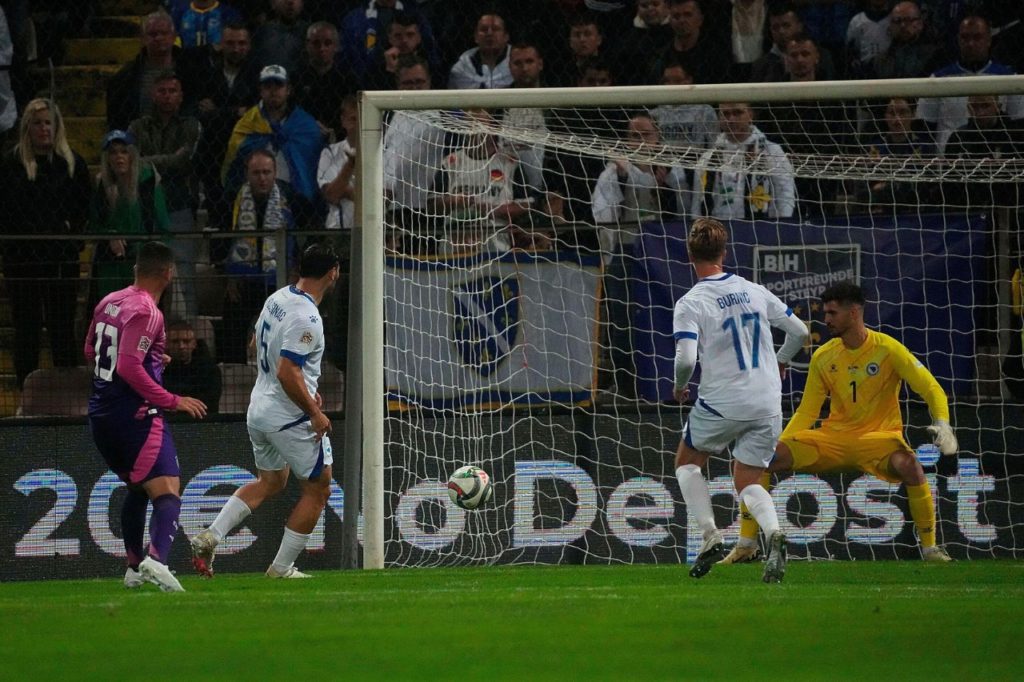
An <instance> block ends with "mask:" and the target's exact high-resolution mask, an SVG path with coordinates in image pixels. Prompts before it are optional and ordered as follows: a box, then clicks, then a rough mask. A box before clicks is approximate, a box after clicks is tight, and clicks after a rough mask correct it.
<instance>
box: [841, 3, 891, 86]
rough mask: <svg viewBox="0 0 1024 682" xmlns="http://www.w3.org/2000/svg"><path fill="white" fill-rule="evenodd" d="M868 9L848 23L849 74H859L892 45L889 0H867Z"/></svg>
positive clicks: (847, 65) (847, 66)
mask: <svg viewBox="0 0 1024 682" xmlns="http://www.w3.org/2000/svg"><path fill="white" fill-rule="evenodd" d="M861 4H863V6H864V10H863V11H862V12H859V13H857V14H855V15H854V16H853V18H852V19H850V24H849V26H847V27H846V58H845V59H844V60H843V64H844V66H845V69H846V70H845V71H844V73H845V74H846V75H850V74H859V73H861V72H862V71H863V70H864V65H865V64H867V63H868V62H870V61H871V60H872V59H874V58H875V57H876V56H878V55H880V54H883V53H884V52H885V51H886V50H887V49H889V44H890V40H891V35H892V31H891V21H892V17H891V15H890V12H889V0H863V2H862V3H861Z"/></svg>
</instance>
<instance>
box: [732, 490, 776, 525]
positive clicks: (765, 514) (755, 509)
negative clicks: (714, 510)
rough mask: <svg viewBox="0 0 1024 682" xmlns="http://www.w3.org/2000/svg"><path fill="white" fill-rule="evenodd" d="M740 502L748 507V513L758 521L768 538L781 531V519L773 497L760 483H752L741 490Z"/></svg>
mask: <svg viewBox="0 0 1024 682" xmlns="http://www.w3.org/2000/svg"><path fill="white" fill-rule="evenodd" d="M740 501H741V502H743V504H745V505H747V511H749V512H750V515H751V516H753V517H754V518H755V519H756V520H757V523H758V525H759V526H761V530H763V531H764V536H765V537H766V538H770V537H771V536H772V533H775V532H776V531H778V530H779V517H778V515H777V514H776V513H775V503H774V502H773V501H772V495H771V493H769V492H768V491H767V490H765V489H764V486H762V485H761V484H760V483H751V484H750V485H748V486H747V487H746V488H744V489H743V490H741V491H740Z"/></svg>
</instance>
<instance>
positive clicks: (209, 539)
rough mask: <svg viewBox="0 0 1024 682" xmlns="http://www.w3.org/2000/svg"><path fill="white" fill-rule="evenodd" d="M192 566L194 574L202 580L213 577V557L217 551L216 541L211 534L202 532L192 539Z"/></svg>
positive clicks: (207, 531) (206, 531) (205, 531)
mask: <svg viewBox="0 0 1024 682" xmlns="http://www.w3.org/2000/svg"><path fill="white" fill-rule="evenodd" d="M189 544H190V545H191V547H192V565H193V566H194V567H195V569H196V572H197V573H199V575H201V576H203V577H204V578H212V577H213V555H214V552H215V551H216V549H217V539H216V538H214V537H213V533H211V532H210V531H209V530H204V531H203V532H201V533H199V534H198V535H196V536H195V537H193V538H192V540H191V542H190V543H189Z"/></svg>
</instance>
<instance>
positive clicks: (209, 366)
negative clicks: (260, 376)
mask: <svg viewBox="0 0 1024 682" xmlns="http://www.w3.org/2000/svg"><path fill="white" fill-rule="evenodd" d="M167 355H168V356H170V358H171V361H170V363H168V364H167V365H165V366H164V377H163V383H164V388H165V389H167V390H168V391H170V392H171V393H174V394H175V395H190V396H193V397H194V398H198V399H199V400H202V401H203V403H204V404H205V405H206V413H207V414H217V405H218V404H219V403H220V393H221V376H220V367H218V366H217V363H216V362H214V359H213V355H212V354H211V353H210V349H209V348H208V347H207V345H206V341H204V340H203V339H197V338H196V331H195V329H193V328H192V325H191V324H190V323H189V321H188V320H183V319H180V318H179V319H172V320H171V321H170V322H168V323H167ZM233 388H236V389H237V390H248V387H245V388H242V387H233Z"/></svg>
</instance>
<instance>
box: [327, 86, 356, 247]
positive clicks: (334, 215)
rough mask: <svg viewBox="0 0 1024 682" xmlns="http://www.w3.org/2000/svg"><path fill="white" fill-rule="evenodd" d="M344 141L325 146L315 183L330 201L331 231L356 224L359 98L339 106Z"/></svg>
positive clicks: (328, 221)
mask: <svg viewBox="0 0 1024 682" xmlns="http://www.w3.org/2000/svg"><path fill="white" fill-rule="evenodd" d="M339 112H340V115H339V117H338V123H339V124H340V128H339V131H340V132H341V133H342V140H341V141H340V142H335V143H334V144H332V145H330V146H328V147H324V150H323V151H322V152H320V164H319V166H318V167H317V171H316V182H317V184H318V185H319V186H320V195H321V196H322V197H323V200H324V203H326V204H327V223H326V225H325V227H326V228H327V229H328V230H338V229H342V228H344V229H346V230H351V229H352V226H353V225H355V220H356V218H355V215H356V213H355V210H356V209H355V200H356V150H357V149H358V148H359V101H358V100H357V99H356V97H355V95H348V96H347V97H345V99H343V100H342V102H341V106H340V107H339Z"/></svg>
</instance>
